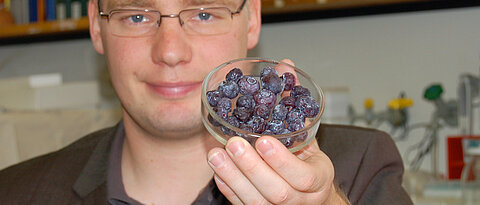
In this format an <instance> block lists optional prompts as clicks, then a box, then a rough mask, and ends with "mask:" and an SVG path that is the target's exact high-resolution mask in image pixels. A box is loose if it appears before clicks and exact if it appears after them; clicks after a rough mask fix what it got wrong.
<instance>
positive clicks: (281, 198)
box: [225, 137, 295, 204]
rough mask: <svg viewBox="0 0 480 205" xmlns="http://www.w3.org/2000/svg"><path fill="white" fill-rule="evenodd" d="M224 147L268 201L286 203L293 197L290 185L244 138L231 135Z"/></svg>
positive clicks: (293, 193)
mask: <svg viewBox="0 0 480 205" xmlns="http://www.w3.org/2000/svg"><path fill="white" fill-rule="evenodd" d="M225 147H226V149H227V153H228V155H229V156H230V158H231V159H232V161H233V162H234V163H235V165H236V166H237V167H238V168H239V169H240V170H241V171H242V173H243V174H244V175H245V176H246V177H247V178H248V179H249V181H250V182H251V183H252V184H253V185H254V186H255V187H256V189H257V190H258V191H259V192H260V193H261V194H262V196H263V197H264V198H266V199H267V200H268V201H269V202H271V203H273V204H280V203H287V202H288V201H290V200H292V199H293V198H295V192H294V190H293V189H292V187H290V185H289V184H288V183H287V182H285V180H284V179H283V178H282V177H281V176H279V175H278V174H277V173H275V171H274V170H273V169H272V168H271V167H270V166H268V164H266V163H265V162H264V161H263V159H262V158H261V157H260V156H259V155H258V153H257V152H256V150H255V149H254V148H253V147H252V146H250V145H249V144H248V142H247V141H246V140H245V139H243V138H241V137H233V138H231V139H230V140H229V141H228V142H227V145H226V146H225ZM272 185H273V186H272ZM232 189H233V190H234V191H235V189H234V188H232ZM240 198H241V197H240Z"/></svg>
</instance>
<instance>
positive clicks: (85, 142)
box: [0, 128, 114, 202]
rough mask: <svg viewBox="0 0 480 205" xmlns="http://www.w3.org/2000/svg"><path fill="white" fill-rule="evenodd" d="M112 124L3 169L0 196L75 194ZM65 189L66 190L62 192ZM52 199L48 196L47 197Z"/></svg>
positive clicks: (15, 198) (18, 198) (13, 198)
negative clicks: (79, 176)
mask: <svg viewBox="0 0 480 205" xmlns="http://www.w3.org/2000/svg"><path fill="white" fill-rule="evenodd" d="M112 130H114V129H112V128H106V129H103V130H100V131H97V132H94V133H91V134H89V135H87V136H85V137H82V138H81V139H79V140H77V141H75V142H74V143H72V144H70V145H68V146H66V147H65V148H62V149H60V150H58V151H55V152H51V153H48V154H45V155H42V156H39V157H35V158H33V159H30V160H27V161H24V162H21V163H19V164H16V165H13V166H10V167H7V168H6V169H3V170H1V171H0V198H2V200H3V199H7V201H8V200H9V199H10V200H11V201H15V202H19V201H24V202H29V201H30V202H31V201H32V200H33V201H35V200H34V199H33V198H35V197H37V196H41V195H45V197H55V195H56V194H62V195H69V194H70V195H72V196H73V192H72V191H71V190H72V185H73V183H74V182H75V180H76V178H77V177H78V175H79V174H80V172H81V171H82V169H83V167H84V166H85V163H86V162H87V161H88V159H89V157H90V155H91V154H92V152H93V150H94V149H95V147H96V145H97V144H98V143H99V142H100V141H101V140H102V139H104V138H106V137H108V136H109V135H110V132H112ZM60 192H64V193H60ZM47 201H48V200H47Z"/></svg>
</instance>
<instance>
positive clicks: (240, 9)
mask: <svg viewBox="0 0 480 205" xmlns="http://www.w3.org/2000/svg"><path fill="white" fill-rule="evenodd" d="M99 1H100V0H99ZM246 3H247V0H243V2H242V5H240V7H238V9H237V11H235V12H233V13H232V14H238V13H240V12H241V11H242V9H243V7H244V6H245V4H246Z"/></svg>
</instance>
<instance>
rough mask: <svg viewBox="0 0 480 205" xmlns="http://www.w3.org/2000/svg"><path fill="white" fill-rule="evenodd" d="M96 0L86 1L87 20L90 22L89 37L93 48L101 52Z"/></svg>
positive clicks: (101, 44) (101, 45)
mask: <svg viewBox="0 0 480 205" xmlns="http://www.w3.org/2000/svg"><path fill="white" fill-rule="evenodd" d="M97 1H98V0H96V1H95V0H90V1H89V2H88V21H89V24H90V38H91V39H92V43H93V47H94V48H95V50H96V51H97V52H98V53H100V54H103V43H102V36H101V33H100V20H101V19H100V16H99V14H98V8H97Z"/></svg>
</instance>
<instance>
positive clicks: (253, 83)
mask: <svg viewBox="0 0 480 205" xmlns="http://www.w3.org/2000/svg"><path fill="white" fill-rule="evenodd" d="M237 83H238V87H239V89H240V93H241V94H243V95H253V94H254V93H255V92H257V91H258V90H260V83H259V82H258V80H257V79H255V78H254V77H252V76H242V77H241V78H240V80H238V82H237Z"/></svg>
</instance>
